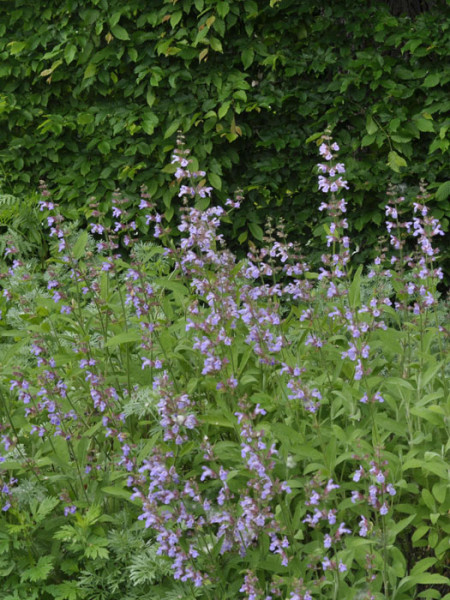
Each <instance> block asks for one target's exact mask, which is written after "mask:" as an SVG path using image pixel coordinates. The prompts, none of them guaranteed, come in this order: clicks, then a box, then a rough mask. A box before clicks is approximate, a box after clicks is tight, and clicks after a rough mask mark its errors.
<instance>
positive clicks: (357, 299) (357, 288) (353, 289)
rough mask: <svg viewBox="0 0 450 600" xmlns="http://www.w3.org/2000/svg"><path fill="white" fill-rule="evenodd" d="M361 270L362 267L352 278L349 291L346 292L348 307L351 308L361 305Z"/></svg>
mask: <svg viewBox="0 0 450 600" xmlns="http://www.w3.org/2000/svg"><path fill="white" fill-rule="evenodd" d="M362 270H363V265H360V266H359V267H358V268H357V270H356V273H355V276H354V277H353V281H352V283H351V285H350V289H349V291H348V300H349V302H350V306H351V307H352V308H356V307H357V306H359V305H360V303H361V273H362Z"/></svg>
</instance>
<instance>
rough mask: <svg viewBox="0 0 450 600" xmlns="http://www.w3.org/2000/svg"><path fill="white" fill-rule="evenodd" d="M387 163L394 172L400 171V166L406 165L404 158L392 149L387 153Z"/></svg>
mask: <svg viewBox="0 0 450 600" xmlns="http://www.w3.org/2000/svg"><path fill="white" fill-rule="evenodd" d="M388 165H389V166H390V167H391V169H392V170H393V171H395V172H396V173H400V167H406V165H407V163H406V160H405V159H404V158H403V157H402V156H400V155H399V154H397V152H395V151H394V150H392V151H391V152H389V154H388Z"/></svg>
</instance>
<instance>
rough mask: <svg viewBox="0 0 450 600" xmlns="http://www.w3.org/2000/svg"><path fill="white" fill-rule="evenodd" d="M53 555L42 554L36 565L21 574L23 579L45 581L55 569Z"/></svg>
mask: <svg viewBox="0 0 450 600" xmlns="http://www.w3.org/2000/svg"><path fill="white" fill-rule="evenodd" d="M53 560H54V557H53V556H41V557H40V558H39V560H38V562H37V564H36V565H35V566H34V567H30V568H29V569H25V570H24V571H22V573H21V574H20V579H21V581H44V580H45V579H47V577H48V575H49V573H50V572H51V571H52V570H53Z"/></svg>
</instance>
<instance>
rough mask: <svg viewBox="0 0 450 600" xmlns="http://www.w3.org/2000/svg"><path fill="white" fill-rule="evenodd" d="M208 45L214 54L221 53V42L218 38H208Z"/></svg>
mask: <svg viewBox="0 0 450 600" xmlns="http://www.w3.org/2000/svg"><path fill="white" fill-rule="evenodd" d="M209 45H210V46H211V48H212V49H213V50H214V51H215V52H223V48H222V42H221V41H220V40H219V39H218V38H216V37H211V38H209Z"/></svg>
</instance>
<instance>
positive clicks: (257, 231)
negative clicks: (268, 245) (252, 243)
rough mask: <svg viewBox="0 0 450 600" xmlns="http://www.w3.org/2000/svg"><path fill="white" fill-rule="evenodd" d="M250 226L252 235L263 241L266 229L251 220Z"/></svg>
mask: <svg viewBox="0 0 450 600" xmlns="http://www.w3.org/2000/svg"><path fill="white" fill-rule="evenodd" d="M248 228H249V229H250V233H251V234H252V236H253V237H254V238H255V239H256V240H258V241H260V242H262V239H263V237H264V231H263V230H262V229H261V227H260V226H259V225H258V224H257V223H252V222H250V223H249V224H248Z"/></svg>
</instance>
